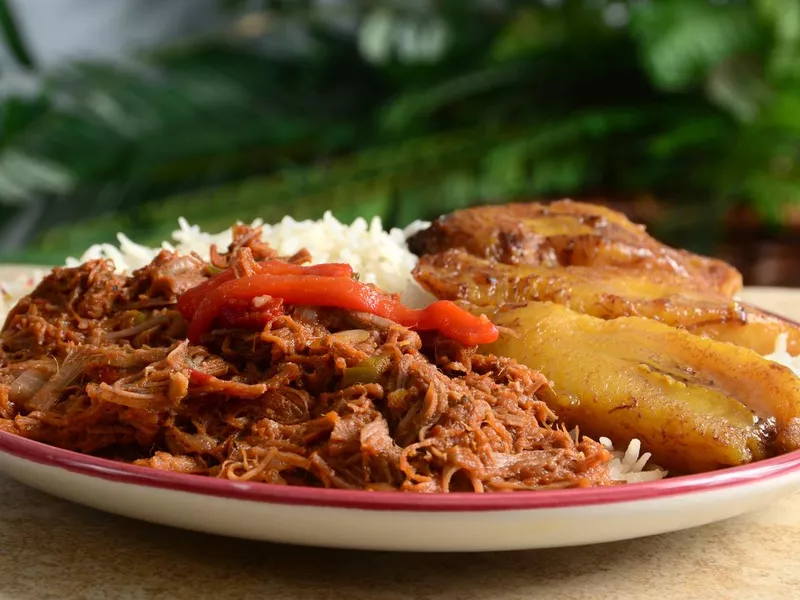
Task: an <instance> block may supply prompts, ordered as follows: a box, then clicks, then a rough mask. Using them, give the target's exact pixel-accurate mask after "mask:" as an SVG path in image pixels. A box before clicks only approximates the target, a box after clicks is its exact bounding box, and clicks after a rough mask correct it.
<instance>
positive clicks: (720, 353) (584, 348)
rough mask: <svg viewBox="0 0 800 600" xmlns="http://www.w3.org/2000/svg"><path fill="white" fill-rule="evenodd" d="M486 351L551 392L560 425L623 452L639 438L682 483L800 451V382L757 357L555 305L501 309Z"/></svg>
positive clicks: (646, 322) (659, 327)
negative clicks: (545, 382)
mask: <svg viewBox="0 0 800 600" xmlns="http://www.w3.org/2000/svg"><path fill="white" fill-rule="evenodd" d="M492 320H493V321H494V322H495V323H496V324H497V325H499V326H502V327H504V328H508V329H504V333H503V334H502V336H501V337H500V339H499V340H498V341H497V342H495V343H494V344H491V345H489V346H487V347H484V348H483V349H482V351H484V352H492V353H495V354H498V355H502V356H508V357H512V358H515V359H516V360H518V361H519V362H521V363H523V364H525V365H527V366H529V367H532V368H534V369H537V370H540V371H542V372H543V373H544V374H545V375H546V376H547V377H548V379H550V380H551V382H552V390H551V391H550V392H546V393H545V394H544V395H543V397H542V398H541V399H542V400H544V401H546V402H547V403H548V404H549V405H550V407H551V409H552V410H554V411H555V412H556V413H557V414H558V415H559V417H560V418H561V419H563V420H564V421H565V422H566V423H567V424H568V425H570V426H578V427H579V428H580V431H581V432H582V433H583V434H586V435H589V436H591V437H595V438H596V437H599V436H601V435H605V436H608V437H610V438H612V439H613V440H614V442H615V443H616V444H618V445H619V446H620V447H625V445H627V443H628V442H630V440H632V439H633V438H638V439H640V440H641V442H642V446H643V448H644V449H645V450H647V451H649V452H652V453H653V461H654V462H655V463H656V464H659V465H661V466H663V467H666V468H667V469H669V470H670V471H671V472H672V473H673V474H678V473H698V472H703V471H709V470H713V469H717V468H720V467H727V466H733V465H741V464H746V463H749V462H752V461H755V460H760V459H762V458H765V457H767V456H770V455H773V454H777V453H782V452H789V451H792V450H796V449H797V448H798V447H800V378H798V377H796V376H795V375H794V374H793V373H792V371H790V370H789V369H787V368H786V367H783V366H781V365H778V364H777V363H773V362H771V361H768V360H766V359H764V358H763V357H761V356H759V355H758V354H757V353H755V352H753V351H752V350H749V349H746V348H741V347H737V346H734V345H731V344H725V343H721V342H717V341H714V340H711V339H708V338H703V337H699V336H696V335H692V334H690V333H688V332H686V331H682V330H679V329H675V328H673V327H670V326H668V325H664V324H662V323H658V322H656V321H653V320H651V319H645V318H640V317H622V318H619V319H615V320H611V321H605V320H602V319H598V318H596V317H592V316H589V315H582V314H578V313H576V312H573V311H571V310H569V309H567V308H565V307H564V306H560V305H557V304H553V303H549V302H531V303H529V304H527V305H525V306H522V307H516V308H510V307H506V308H505V309H499V310H498V311H497V312H496V314H494V315H493V316H492Z"/></svg>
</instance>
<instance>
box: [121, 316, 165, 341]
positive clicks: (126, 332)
mask: <svg viewBox="0 0 800 600" xmlns="http://www.w3.org/2000/svg"><path fill="white" fill-rule="evenodd" d="M169 321H170V316H169V315H159V316H157V317H151V318H150V319H145V320H144V321H142V322H141V323H139V324H138V325H133V326H132V327H126V328H125V329H120V330H119V331H112V332H110V333H107V334H106V339H107V340H118V339H122V338H126V337H131V336H133V335H138V334H140V333H144V332H145V331H147V330H148V329H152V328H153V327H158V326H159V325H163V324H164V323H169Z"/></svg>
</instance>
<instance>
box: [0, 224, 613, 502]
mask: <svg viewBox="0 0 800 600" xmlns="http://www.w3.org/2000/svg"><path fill="white" fill-rule="evenodd" d="M234 233H235V236H234V241H233V243H232V244H231V246H230V247H229V248H228V249H227V252H226V253H220V252H218V251H217V249H216V248H212V250H211V262H210V263H206V262H204V261H203V260H201V259H200V258H199V257H198V256H194V255H192V256H179V255H177V254H175V253H173V252H169V251H167V250H164V251H162V252H161V253H160V254H159V255H158V256H157V257H156V258H155V259H154V260H153V261H152V263H151V264H149V265H147V266H146V267H144V268H142V269H139V270H138V271H135V272H133V273H131V274H130V275H129V276H127V277H126V276H121V275H118V274H115V273H114V266H113V264H112V263H111V262H110V261H89V262H87V263H85V264H83V265H81V266H79V267H76V268H58V269H54V270H53V271H52V273H51V274H50V275H49V276H48V277H46V278H45V279H44V280H43V281H42V282H41V283H40V285H39V286H38V287H37V288H36V289H35V290H34V291H33V292H32V293H31V294H30V295H29V296H27V297H26V298H24V299H22V300H21V301H20V302H19V303H18V305H17V306H16V307H15V308H14V309H13V310H12V311H11V313H10V314H9V316H8V319H7V321H6V323H5V325H4V328H3V330H2V332H1V333H0V430H2V431H5V432H11V433H14V434H17V435H21V436H25V437H28V438H31V439H34V440H38V441H42V442H45V443H48V444H52V445H55V446H59V447H62V448H66V449H70V450H75V451H78V452H85V453H94V454H96V455H98V456H104V457H108V458H112V459H116V460H125V461H129V462H133V463H134V464H137V465H142V466H147V467H151V468H155V469H163V470H170V471H178V472H181V473H191V474H199V475H206V476H214V477H222V478H228V479H234V480H242V481H259V482H266V483H274V484H284V485H306V486H325V487H334V488H347V489H368V490H402V491H412V492H447V491H476V492H485V491H509V490H523V489H543V488H552V487H570V486H589V485H607V484H611V483H612V482H611V481H610V479H609V472H608V463H609V459H610V455H609V453H608V452H607V451H606V450H605V449H604V448H603V447H602V446H601V445H600V444H598V443H596V442H594V441H592V440H589V439H585V438H584V439H575V438H574V437H572V436H571V435H570V433H568V432H567V431H566V430H565V429H564V428H563V427H559V426H558V424H557V421H556V417H555V415H554V414H553V413H552V412H551V411H550V410H549V409H548V408H547V406H546V405H545V404H544V403H543V402H541V401H540V400H538V399H537V393H541V392H542V391H544V390H545V389H546V386H547V381H546V379H545V377H544V376H543V375H542V374H541V373H538V372H535V371H533V370H531V369H528V368H527V367H524V366H522V365H520V364H518V363H516V362H515V361H513V360H510V359H506V358H500V357H496V356H490V355H483V354H479V353H478V352H477V349H476V348H475V347H464V346H462V345H460V344H458V343H456V342H454V341H453V340H448V339H444V338H442V337H440V336H438V335H430V334H426V335H425V336H424V339H421V338H420V336H419V335H418V334H417V333H415V332H414V331H411V330H409V329H406V328H403V327H400V326H398V325H395V324H393V323H390V322H387V321H385V320H383V319H376V318H374V317H372V316H370V315H365V314H362V313H351V312H347V311H341V310H333V309H324V310H323V309H318V308H315V307H300V306H288V307H286V309H285V312H284V313H283V314H280V315H276V316H275V317H274V318H272V319H271V320H270V321H269V322H268V323H267V324H266V325H265V326H263V329H262V328H260V327H259V328H258V329H254V328H253V327H240V328H236V327H232V326H230V323H228V324H227V325H224V326H223V327H218V328H217V329H214V330H213V331H212V332H211V333H210V334H208V335H207V336H206V337H205V338H204V339H203V345H192V344H190V343H189V342H188V341H187V340H186V339H185V335H186V328H187V323H186V322H185V321H184V319H183V317H182V316H181V314H180V313H179V312H178V311H177V310H175V308H174V304H175V302H176V301H177V299H178V298H179V296H180V294H181V293H183V292H185V291H186V290H187V289H190V288H192V287H194V286H196V285H197V284H199V283H201V282H202V281H204V280H206V279H207V278H208V277H210V276H211V275H212V274H213V273H214V272H217V271H218V270H219V269H224V268H232V269H233V270H234V271H235V272H236V273H237V275H238V274H239V272H240V271H246V270H247V261H252V260H262V259H274V258H276V254H275V252H274V251H273V250H272V249H271V248H270V247H269V246H268V245H267V244H265V243H264V242H263V241H262V240H261V236H260V231H259V230H257V229H250V228H247V227H237V228H236V229H235V232H234ZM284 260H287V261H290V262H294V263H298V264H301V263H305V262H308V261H309V260H310V257H309V255H308V253H307V252H305V251H302V252H300V253H298V254H296V255H294V256H292V257H288V258H285V259H284Z"/></svg>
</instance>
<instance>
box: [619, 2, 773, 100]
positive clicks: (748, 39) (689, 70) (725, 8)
mask: <svg viewBox="0 0 800 600" xmlns="http://www.w3.org/2000/svg"><path fill="white" fill-rule="evenodd" d="M631 17H632V18H631V30H632V33H633V35H634V37H635V39H636V40H637V41H638V43H639V46H640V48H641V51H642V53H643V57H644V61H645V64H646V65H647V67H648V68H649V69H650V72H651V73H652V75H653V79H654V81H655V83H656V85H659V86H661V87H663V88H664V89H666V90H680V89H684V88H686V87H688V86H691V85H693V84H696V83H698V82H702V81H703V79H704V77H705V74H706V73H707V72H708V71H709V70H710V69H713V68H715V67H716V66H717V65H718V64H719V63H721V62H722V61H724V60H726V59H728V58H730V57H732V56H734V55H737V54H740V53H745V52H751V51H753V50H756V49H757V47H758V45H759V43H761V41H762V39H763V38H762V37H761V36H760V31H759V27H758V20H757V15H756V14H755V13H754V11H753V10H752V8H751V7H750V6H748V5H747V4H746V3H738V2H737V3H727V4H725V5H719V4H717V3H712V2H703V1H697V0H660V1H659V2H638V3H636V4H634V5H632V6H631Z"/></svg>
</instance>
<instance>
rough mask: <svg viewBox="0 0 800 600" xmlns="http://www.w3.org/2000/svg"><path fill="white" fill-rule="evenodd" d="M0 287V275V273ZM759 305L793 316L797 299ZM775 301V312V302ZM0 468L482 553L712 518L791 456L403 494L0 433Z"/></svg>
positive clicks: (384, 546) (42, 483)
mask: <svg viewBox="0 0 800 600" xmlns="http://www.w3.org/2000/svg"><path fill="white" fill-rule="evenodd" d="M0 279H2V269H0ZM775 295H776V296H777V297H778V300H777V301H776V303H775V304H773V303H772V302H769V301H767V302H760V300H761V297H760V295H759V290H758V289H750V290H746V292H745V294H743V297H745V298H746V299H747V300H748V301H750V302H754V303H759V304H762V305H764V306H765V308H767V309H773V310H775V311H776V312H782V313H784V314H785V315H786V316H789V317H792V316H794V317H797V316H800V315H796V314H792V312H793V311H788V312H787V310H784V309H783V307H784V306H786V307H789V306H792V307H797V310H799V311H800V291H782V292H779V293H777V294H775ZM777 302H780V303H782V306H780V307H779V306H777ZM0 469H2V470H3V471H5V472H6V473H8V474H9V475H10V476H11V477H13V478H15V479H17V480H19V481H21V482H22V483H25V484H28V485H30V486H32V487H35V488H38V489H40V490H43V491H45V492H48V493H50V494H53V495H55V496H59V497H61V498H65V499H67V500H71V501H73V502H77V503H80V504H84V505H87V506H91V507H94V508H97V509H100V510H104V511H108V512H112V513H116V514H120V515H124V516H128V517H133V518H136V519H142V520H145V521H150V522H154V523H160V524H163V525H170V526H174V527H180V528H185V529H192V530H197V531H204V532H209V533H216V534H221V535H226V536H232V537H241V538H250V539H258V540H267V541H274V542H286V543H294V544H305V545H313V546H327V547H338V548H360V549H373V550H402V551H462V552H474V551H490V550H514V549H528V548H547V547H559V546H573V545H581V544H592V543H599V542H610V541H616V540H622V539H629V538H636V537H643V536H647V535H653V534H658V533H666V532H670V531H678V530H681V529H687V528H690V527H696V526H699V525H704V524H706V523H711V522H715V521H721V520H723V519H727V518H729V517H734V516H737V515H740V514H742V513H745V512H749V511H752V510H755V509H758V508H760V507H763V506H765V505H766V504H769V503H771V502H774V501H775V500H778V499H780V498H782V497H785V496H788V495H790V494H792V493H794V492H796V491H800V451H798V452H793V453H791V454H787V455H784V456H780V457H777V458H772V459H769V460H764V461H761V462H758V463H755V464H752V465H747V466H744V467H736V468H731V469H725V470H721V471H716V472H713V473H706V474H700V475H692V476H688V477H676V478H674V479H665V480H662V481H656V482H651V483H641V484H632V485H623V486H617V487H608V488H588V489H573V490H555V491H542V492H510V493H497V494H470V493H458V494H455V493H452V494H415V493H398V492H365V491H344V490H324V489H314V488H301V487H286V486H275V485H268V484H262V483H240V482H233V481H227V480H221V479H214V478H208V477H200V476H196V475H184V474H179V473H170V472H162V471H157V470H155V469H149V468H146V467H136V466H133V465H128V464H122V463H116V462H113V461H109V460H105V459H100V458H94V457H91V456H85V455H82V454H78V453H74V452H69V451H66V450H62V449H59V448H53V447H50V446H47V445H45V444H41V443H39V442H34V441H31V440H27V439H24V438H20V437H18V436H15V435H12V434H8V433H3V432H0Z"/></svg>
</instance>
